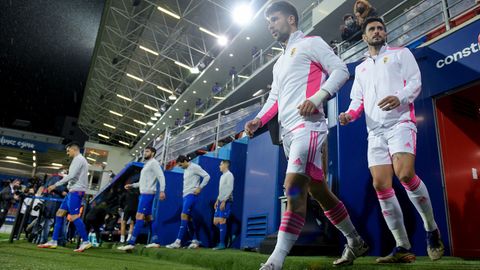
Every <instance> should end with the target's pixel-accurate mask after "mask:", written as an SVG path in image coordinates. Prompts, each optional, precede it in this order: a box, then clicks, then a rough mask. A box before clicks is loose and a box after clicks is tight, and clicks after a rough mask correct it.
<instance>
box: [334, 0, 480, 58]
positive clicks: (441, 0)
mask: <svg viewBox="0 0 480 270" xmlns="http://www.w3.org/2000/svg"><path fill="white" fill-rule="evenodd" d="M425 1H426V0H424V1H421V2H418V3H417V4H415V5H413V6H412V7H410V8H409V9H408V11H407V12H403V13H402V14H400V15H399V16H397V17H395V18H394V19H392V20H390V21H388V22H386V25H387V29H388V26H389V25H391V24H393V23H395V22H396V21H398V20H400V19H401V18H403V17H405V16H406V15H407V14H408V12H410V11H412V10H414V9H415V8H418V7H419V6H420V5H421V4H423V3H425ZM462 2H463V1H462V0H458V1H456V2H454V3H452V4H450V5H448V4H447V2H446V0H438V2H436V3H434V4H433V5H430V6H428V7H427V8H426V9H425V10H423V11H421V12H420V13H419V14H417V16H415V17H412V18H410V19H407V20H406V21H405V22H402V23H401V24H399V25H397V26H395V27H394V28H392V29H389V32H390V33H391V32H394V31H395V30H397V29H400V28H401V27H403V26H404V25H405V24H407V23H409V22H412V21H414V20H417V19H418V17H419V15H422V14H425V13H427V12H429V11H431V10H432V9H433V8H438V6H439V5H440V6H441V11H439V12H435V14H433V15H431V16H429V17H426V18H425V19H422V20H421V21H419V22H417V23H416V25H414V26H413V27H412V28H411V29H408V31H405V32H403V33H401V34H399V35H398V36H396V37H394V38H393V39H392V40H391V41H390V42H391V43H394V42H395V41H396V40H398V39H399V38H401V37H402V36H403V35H405V34H408V33H410V32H412V31H415V30H417V29H418V28H421V26H423V25H425V24H426V23H427V22H429V21H431V20H432V19H433V18H435V17H437V16H439V15H440V14H442V13H443V22H444V23H445V29H446V30H447V31H448V30H450V20H451V19H452V18H453V17H456V16H458V14H461V13H463V12H464V11H466V10H468V9H469V8H472V7H474V6H475V4H473V5H472V6H469V7H467V8H465V9H464V10H461V11H460V12H459V13H458V14H455V15H454V16H452V14H450V10H451V9H452V8H453V7H455V6H457V5H458V4H460V3H462ZM403 3H405V1H403V2H402V3H400V4H398V5H396V6H395V7H394V8H392V9H390V10H389V11H387V13H385V14H384V15H383V16H382V17H385V16H386V15H388V14H390V13H391V12H392V11H394V10H396V9H398V8H399V7H400V6H401V5H402V4H403ZM440 25H441V24H432V26H431V27H427V28H426V29H423V30H422V31H420V33H418V34H417V35H415V36H414V37H411V38H409V39H408V40H406V41H405V43H403V44H398V45H399V46H403V45H405V44H408V43H411V42H413V41H416V40H418V38H420V37H422V36H423V35H425V33H428V32H430V31H431V30H432V29H435V28H436V27H439V26H440ZM347 43H348V41H342V42H340V43H339V44H337V45H336V47H337V52H338V55H339V56H340V58H342V60H344V61H348V60H349V59H352V58H353V59H355V57H357V56H358V55H359V53H360V52H362V51H363V49H364V48H363V46H362V49H359V50H358V51H353V52H351V50H353V49H354V48H355V47H356V46H358V45H359V44H360V43H363V41H359V42H357V43H355V44H352V45H350V46H349V48H347V49H346V50H343V47H345V45H346V44H347Z"/></svg>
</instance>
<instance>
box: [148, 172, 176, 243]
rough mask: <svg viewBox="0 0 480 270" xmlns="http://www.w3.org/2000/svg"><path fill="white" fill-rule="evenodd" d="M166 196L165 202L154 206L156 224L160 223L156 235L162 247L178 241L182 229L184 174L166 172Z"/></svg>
mask: <svg viewBox="0 0 480 270" xmlns="http://www.w3.org/2000/svg"><path fill="white" fill-rule="evenodd" d="M164 174H165V183H166V188H165V195H166V199H165V200H164V201H158V200H156V204H155V205H154V207H155V209H154V219H155V221H154V222H158V223H160V224H159V226H157V228H158V229H159V231H158V232H153V233H156V234H157V235H158V237H159V242H160V244H161V245H167V244H170V243H172V242H173V241H175V239H177V233H178V228H179V227H180V214H181V213H182V189H183V174H181V173H178V172H172V171H165V172H164Z"/></svg>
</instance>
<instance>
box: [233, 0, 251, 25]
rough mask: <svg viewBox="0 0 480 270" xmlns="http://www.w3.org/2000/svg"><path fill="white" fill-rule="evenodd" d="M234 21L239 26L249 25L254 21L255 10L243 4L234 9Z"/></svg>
mask: <svg viewBox="0 0 480 270" xmlns="http://www.w3.org/2000/svg"><path fill="white" fill-rule="evenodd" d="M232 15H233V21H234V22H235V23H236V24H238V25H242V26H243V25H247V24H249V23H250V22H251V21H252V18H253V10H252V8H251V7H250V5H249V4H247V3H241V4H239V5H237V6H236V7H235V8H234V9H233V14H232Z"/></svg>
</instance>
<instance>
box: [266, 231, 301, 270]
mask: <svg viewBox="0 0 480 270" xmlns="http://www.w3.org/2000/svg"><path fill="white" fill-rule="evenodd" d="M297 239H298V235H297V234H293V233H288V232H283V231H279V232H278V235H277V244H276V245H275V249H274V250H273V252H272V254H271V255H270V257H269V258H268V260H267V264H268V263H273V264H274V265H275V266H280V267H281V266H282V265H283V262H284V261H285V257H287V255H288V253H289V252H290V249H292V246H293V245H294V244H295V242H296V241H297ZM280 269H281V268H280Z"/></svg>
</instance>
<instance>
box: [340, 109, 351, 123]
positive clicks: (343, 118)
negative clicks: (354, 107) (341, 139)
mask: <svg viewBox="0 0 480 270" xmlns="http://www.w3.org/2000/svg"><path fill="white" fill-rule="evenodd" d="M338 121H339V122H340V125H342V126H346V125H348V124H349V123H350V122H351V121H352V116H351V115H350V114H349V113H343V112H342V113H340V115H339V116H338Z"/></svg>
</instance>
